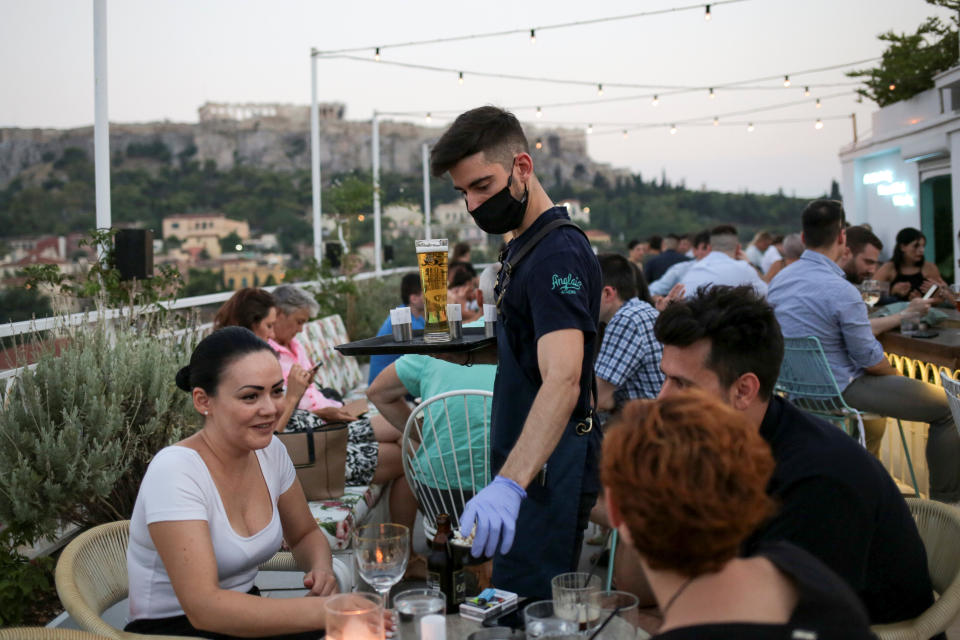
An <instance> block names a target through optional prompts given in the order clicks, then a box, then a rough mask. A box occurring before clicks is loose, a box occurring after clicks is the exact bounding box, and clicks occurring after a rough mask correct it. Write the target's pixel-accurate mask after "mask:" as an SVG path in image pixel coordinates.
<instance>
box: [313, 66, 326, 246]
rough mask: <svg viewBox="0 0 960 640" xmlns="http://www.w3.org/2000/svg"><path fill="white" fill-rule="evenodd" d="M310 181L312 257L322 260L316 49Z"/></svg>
mask: <svg viewBox="0 0 960 640" xmlns="http://www.w3.org/2000/svg"><path fill="white" fill-rule="evenodd" d="M310 173H311V177H310V182H311V185H312V187H311V188H312V190H313V257H314V258H315V259H316V261H317V264H320V263H321V262H322V261H323V230H322V227H321V225H320V213H321V212H320V108H319V107H318V106H317V50H316V49H311V50H310Z"/></svg>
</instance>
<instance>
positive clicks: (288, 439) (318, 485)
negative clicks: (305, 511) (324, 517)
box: [276, 422, 349, 500]
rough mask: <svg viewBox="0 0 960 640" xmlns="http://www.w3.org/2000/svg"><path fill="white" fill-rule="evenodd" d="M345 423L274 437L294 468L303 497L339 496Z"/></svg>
mask: <svg viewBox="0 0 960 640" xmlns="http://www.w3.org/2000/svg"><path fill="white" fill-rule="evenodd" d="M348 435H349V432H348V423H346V422H330V423H327V424H324V425H322V426H320V427H316V428H315V427H313V426H310V425H307V427H306V430H305V431H284V432H281V433H277V434H276V436H277V438H279V439H280V442H282V443H283V446H285V447H286V448H287V453H288V454H289V455H290V459H291V460H292V461H293V468H294V469H296V471H297V479H298V480H300V484H301V486H303V493H304V494H306V496H307V500H328V499H330V498H339V497H340V496H342V495H343V487H344V480H345V478H346V464H347V436H348Z"/></svg>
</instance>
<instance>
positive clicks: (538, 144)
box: [536, 120, 819, 150]
mask: <svg viewBox="0 0 960 640" xmlns="http://www.w3.org/2000/svg"><path fill="white" fill-rule="evenodd" d="M817 122H819V120H818V121H817ZM536 147H537V149H538V150H539V149H543V140H541V139H540V138H537V144H536Z"/></svg>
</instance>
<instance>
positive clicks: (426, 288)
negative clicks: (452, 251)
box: [416, 238, 450, 342]
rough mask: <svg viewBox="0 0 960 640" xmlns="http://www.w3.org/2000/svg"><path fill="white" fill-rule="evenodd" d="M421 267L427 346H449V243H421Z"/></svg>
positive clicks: (442, 240) (425, 241)
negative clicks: (447, 343) (446, 344)
mask: <svg viewBox="0 0 960 640" xmlns="http://www.w3.org/2000/svg"><path fill="white" fill-rule="evenodd" d="M416 247H417V264H418V265H419V266H420V284H421V285H422V286H423V304H424V314H425V316H426V318H425V319H426V323H425V326H424V328H423V340H424V342H448V341H449V340H450V330H449V327H448V325H447V240H446V238H441V239H437V240H417V241H416Z"/></svg>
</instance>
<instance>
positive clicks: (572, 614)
mask: <svg viewBox="0 0 960 640" xmlns="http://www.w3.org/2000/svg"><path fill="white" fill-rule="evenodd" d="M550 587H551V589H552V592H553V606H554V608H555V613H556V615H557V616H559V617H561V618H564V619H566V620H571V621H573V622H576V623H577V625H578V627H579V630H580V631H585V630H587V629H592V628H593V627H594V626H596V621H597V616H598V615H599V612H598V611H597V610H596V609H595V608H591V607H590V606H589V601H590V597H591V595H592V594H594V593H597V592H599V591H600V588H601V587H600V576H597V575H593V574H590V573H585V572H574V573H561V574H560V575H558V576H554V577H553V579H552V580H551V581H550Z"/></svg>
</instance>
